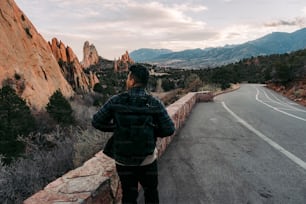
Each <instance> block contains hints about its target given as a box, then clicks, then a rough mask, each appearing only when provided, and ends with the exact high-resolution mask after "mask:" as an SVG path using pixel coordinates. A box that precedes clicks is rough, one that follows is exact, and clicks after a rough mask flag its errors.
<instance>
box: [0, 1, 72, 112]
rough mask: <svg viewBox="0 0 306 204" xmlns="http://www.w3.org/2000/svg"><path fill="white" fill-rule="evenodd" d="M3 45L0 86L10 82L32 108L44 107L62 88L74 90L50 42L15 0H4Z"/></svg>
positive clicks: (0, 15)
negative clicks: (65, 76) (38, 30)
mask: <svg viewBox="0 0 306 204" xmlns="http://www.w3.org/2000/svg"><path fill="white" fill-rule="evenodd" d="M0 46H1V47H0V87H2V86H3V85H5V84H7V83H9V84H10V85H12V86H13V88H15V89H16V91H17V93H18V94H19V95H20V96H21V97H22V98H24V99H25V100H26V102H27V103H28V104H29V105H30V106H31V107H32V108H34V109H38V110H39V109H42V108H44V107H45V105H46V104H47V103H48V102H49V97H50V96H51V95H52V94H53V93H54V92H55V91H56V90H58V89H59V90H61V92H62V93H63V95H64V96H66V97H70V96H72V95H73V94H74V91H73V90H72V88H71V86H70V85H69V83H68V82H67V80H66V79H65V78H64V76H63V74H62V71H61V68H60V67H59V65H58V62H57V60H56V58H55V57H54V56H53V54H52V51H51V49H50V47H49V45H48V43H47V42H46V41H45V40H44V38H43V37H42V36H41V35H40V34H39V33H38V32H37V30H36V29H35V27H34V26H33V24H32V23H31V22H30V20H29V19H28V18H27V16H26V15H25V14H24V13H23V12H22V11H21V10H20V9H19V8H18V6H17V5H16V3H15V2H14V1H13V0H1V1H0ZM60 50H61V49H60ZM58 54H60V53H58Z"/></svg>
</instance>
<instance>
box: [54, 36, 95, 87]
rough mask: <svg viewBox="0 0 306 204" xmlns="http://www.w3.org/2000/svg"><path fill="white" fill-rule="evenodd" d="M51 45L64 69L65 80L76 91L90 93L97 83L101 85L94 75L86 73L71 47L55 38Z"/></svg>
mask: <svg viewBox="0 0 306 204" xmlns="http://www.w3.org/2000/svg"><path fill="white" fill-rule="evenodd" d="M49 45H50V48H51V49H52V53H53V55H54V57H55V58H56V60H57V61H58V62H59V64H60V66H61V68H62V72H63V74H64V76H65V78H66V79H67V81H68V82H69V83H70V85H71V86H72V88H73V89H74V90H75V91H77V92H89V91H91V90H92V89H93V87H94V85H95V84H96V83H99V80H98V78H97V76H96V75H95V74H94V73H92V72H89V74H86V73H85V72H84V70H83V68H82V66H81V64H80V62H79V60H78V58H77V56H76V55H75V54H74V52H73V50H72V49H71V48H70V47H66V46H65V44H64V43H63V42H61V41H60V42H59V41H58V40H57V39H56V38H53V39H52V41H51V43H50V42H49Z"/></svg>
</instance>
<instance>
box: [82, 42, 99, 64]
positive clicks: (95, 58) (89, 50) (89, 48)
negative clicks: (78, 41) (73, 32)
mask: <svg viewBox="0 0 306 204" xmlns="http://www.w3.org/2000/svg"><path fill="white" fill-rule="evenodd" d="M83 55H84V58H83V61H82V62H81V64H82V66H83V68H84V69H86V68H88V67H90V66H91V65H95V64H97V63H98V62H99V54H98V52H97V50H96V47H95V46H94V45H93V44H91V45H90V44H89V42H88V41H86V42H85V43H84V46H83Z"/></svg>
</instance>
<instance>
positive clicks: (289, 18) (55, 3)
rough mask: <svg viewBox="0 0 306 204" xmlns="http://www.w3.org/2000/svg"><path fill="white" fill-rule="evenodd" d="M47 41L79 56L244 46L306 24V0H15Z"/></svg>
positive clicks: (109, 56) (114, 55)
mask: <svg viewBox="0 0 306 204" xmlns="http://www.w3.org/2000/svg"><path fill="white" fill-rule="evenodd" d="M15 1H16V3H17V5H18V6H19V7H20V8H21V10H22V11H24V13H25V14H26V16H28V18H29V19H30V20H31V22H32V23H33V24H34V26H35V27H36V28H37V30H38V31H39V32H40V33H41V34H42V35H43V36H44V38H45V39H46V40H47V41H51V39H52V38H53V37H56V38H58V39H59V40H61V41H62V42H64V44H65V45H66V46H69V47H71V48H72V49H73V50H74V52H75V53H76V54H77V56H78V58H79V60H82V59H83V45H84V42H85V41H86V40H87V41H89V43H91V44H94V45H95V47H96V48H97V51H98V53H99V55H100V56H102V57H104V58H107V59H111V60H112V59H114V58H118V57H120V56H121V55H122V54H123V53H124V52H125V51H126V50H127V51H129V52H132V51H133V50H136V49H139V48H167V49H171V50H173V51H179V50H185V49H193V48H206V47H217V46H224V45H226V44H240V43H243V42H246V41H249V40H254V39H256V38H259V37H262V36H264V35H266V34H269V33H271V32H275V31H281V32H293V31H295V30H298V29H300V28H303V27H306V1H305V0H155V1H151V0H146V1H144V0H15Z"/></svg>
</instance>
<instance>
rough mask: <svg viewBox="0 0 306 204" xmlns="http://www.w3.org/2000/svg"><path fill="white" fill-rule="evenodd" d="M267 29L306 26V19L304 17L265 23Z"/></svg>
mask: <svg viewBox="0 0 306 204" xmlns="http://www.w3.org/2000/svg"><path fill="white" fill-rule="evenodd" d="M264 25H265V26H266V27H282V26H298V27H304V26H306V19H305V18H304V17H297V18H295V19H293V20H278V21H272V22H267V23H264Z"/></svg>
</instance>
